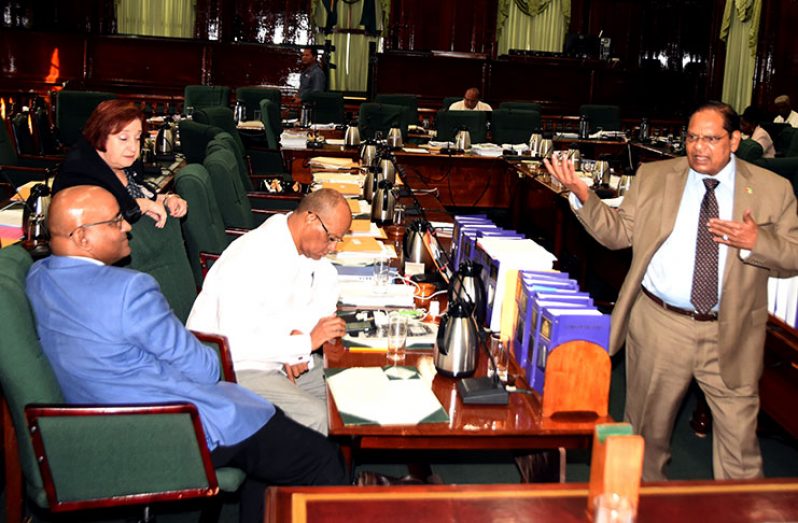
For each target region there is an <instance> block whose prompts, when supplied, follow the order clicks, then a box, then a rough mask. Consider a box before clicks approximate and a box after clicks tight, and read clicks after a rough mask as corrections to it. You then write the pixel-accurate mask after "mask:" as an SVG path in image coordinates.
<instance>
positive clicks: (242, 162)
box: [200, 131, 253, 191]
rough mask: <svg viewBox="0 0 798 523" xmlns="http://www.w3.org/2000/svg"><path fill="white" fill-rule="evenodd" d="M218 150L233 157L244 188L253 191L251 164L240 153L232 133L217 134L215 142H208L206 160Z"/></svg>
mask: <svg viewBox="0 0 798 523" xmlns="http://www.w3.org/2000/svg"><path fill="white" fill-rule="evenodd" d="M218 150H223V151H228V152H229V153H230V154H231V155H232V157H233V159H234V160H235V165H236V172H237V173H238V178H239V179H240V180H241V185H242V186H243V187H244V190H245V191H251V190H253V187H252V179H251V178H250V177H249V164H248V163H247V159H246V158H245V157H242V156H241V155H240V154H239V153H238V146H237V145H236V143H235V140H234V139H233V137H232V136H231V135H230V133H227V132H224V131H222V132H220V133H219V134H217V135H216V136H215V137H214V138H213V140H211V141H210V142H208V146H207V147H206V148H205V158H207V157H208V155H209V154H211V153H213V152H215V151H218ZM204 161H205V159H204V158H203V160H202V162H204ZM202 162H200V163H202Z"/></svg>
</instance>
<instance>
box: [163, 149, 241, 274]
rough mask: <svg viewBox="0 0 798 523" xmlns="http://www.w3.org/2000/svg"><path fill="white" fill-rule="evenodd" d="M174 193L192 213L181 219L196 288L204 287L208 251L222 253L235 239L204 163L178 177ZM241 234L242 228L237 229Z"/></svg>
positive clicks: (184, 169)
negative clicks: (229, 229) (225, 221)
mask: <svg viewBox="0 0 798 523" xmlns="http://www.w3.org/2000/svg"><path fill="white" fill-rule="evenodd" d="M175 192H176V193H177V194H179V195H180V196H181V197H182V198H183V199H184V200H186V201H187V202H188V208H189V209H190V212H188V213H186V216H185V217H184V218H183V219H182V228H183V238H184V239H185V241H186V250H187V251H188V260H189V263H191V269H192V272H193V273H194V282H195V283H196V285H197V288H200V287H202V280H203V279H204V274H203V266H205V267H206V268H207V262H206V260H207V254H208V253H211V254H220V253H221V252H222V251H224V250H225V249H226V248H227V246H228V245H229V244H230V242H231V241H232V240H233V239H234V235H235V234H236V232H235V231H227V230H226V229H225V226H224V218H222V212H221V211H220V210H219V205H218V204H217V202H216V197H215V196H214V189H213V184H212V183H211V178H210V175H209V174H208V171H207V170H206V169H205V167H203V166H202V165H201V164H195V163H192V164H189V165H186V166H185V167H183V168H182V169H180V171H178V173H177V176H175ZM237 233H238V234H241V233H243V231H237Z"/></svg>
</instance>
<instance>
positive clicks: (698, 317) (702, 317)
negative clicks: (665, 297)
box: [641, 287, 718, 321]
mask: <svg viewBox="0 0 798 523" xmlns="http://www.w3.org/2000/svg"><path fill="white" fill-rule="evenodd" d="M641 289H643V294H645V295H646V296H648V297H649V298H651V301H653V302H654V303H656V304H657V305H659V306H660V307H662V308H663V309H665V310H668V311H671V312H675V313H676V314H683V315H685V316H690V317H691V318H693V319H694V320H695V321H717V320H718V313H717V312H710V313H709V314H701V313H700V312H697V311H688V310H687V309H681V308H679V307H674V306H673V305H669V304H667V303H665V302H664V301H662V299H661V298H660V297H659V296H655V295H654V294H652V293H651V292H650V291H649V290H648V289H646V288H645V287H641Z"/></svg>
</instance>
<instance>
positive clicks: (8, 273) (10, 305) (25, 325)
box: [0, 245, 64, 507]
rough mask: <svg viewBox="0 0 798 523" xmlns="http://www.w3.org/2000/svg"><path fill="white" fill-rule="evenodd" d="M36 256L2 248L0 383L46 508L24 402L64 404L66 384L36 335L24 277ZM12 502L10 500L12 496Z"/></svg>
mask: <svg viewBox="0 0 798 523" xmlns="http://www.w3.org/2000/svg"><path fill="white" fill-rule="evenodd" d="M31 263H32V260H31V257H30V255H29V254H28V253H27V252H26V251H25V250H24V249H22V248H21V247H19V246H17V245H14V246H11V247H7V248H5V249H2V250H0V318H3V334H2V336H0V386H2V389H3V396H4V397H5V399H6V401H7V402H8V405H9V409H10V411H11V418H12V420H13V423H14V430H15V432H16V434H17V442H18V445H19V456H20V461H21V465H22V472H23V476H24V477H25V484H26V491H27V494H28V496H29V497H30V498H31V499H32V500H34V501H35V502H36V504H37V505H39V506H41V507H47V497H46V495H45V492H44V486H43V482H42V478H41V475H40V473H39V466H38V464H37V462H36V458H35V454H34V451H33V446H32V444H31V439H30V438H29V437H28V430H27V423H26V420H25V406H26V405H28V404H30V403H62V402H63V401H64V398H63V395H62V394H61V388H60V387H59V385H58V381H56V378H55V375H54V374H53V370H52V367H50V362H49V361H48V359H47V356H45V355H44V353H43V352H42V348H41V346H40V345H39V338H38V335H37V333H36V321H35V319H34V317H33V311H32V310H31V307H30V303H29V302H28V297H27V296H26V294H25V278H26V276H27V274H28V270H29V269H30V266H31ZM7 502H8V500H7Z"/></svg>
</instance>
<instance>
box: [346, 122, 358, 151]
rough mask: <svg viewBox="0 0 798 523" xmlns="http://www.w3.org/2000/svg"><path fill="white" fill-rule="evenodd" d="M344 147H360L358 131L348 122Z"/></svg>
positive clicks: (354, 124) (355, 126)
mask: <svg viewBox="0 0 798 523" xmlns="http://www.w3.org/2000/svg"><path fill="white" fill-rule="evenodd" d="M344 145H345V146H346V147H357V146H358V145H360V129H358V127H357V124H356V123H355V122H350V123H349V127H347V128H346V132H345V133H344Z"/></svg>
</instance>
